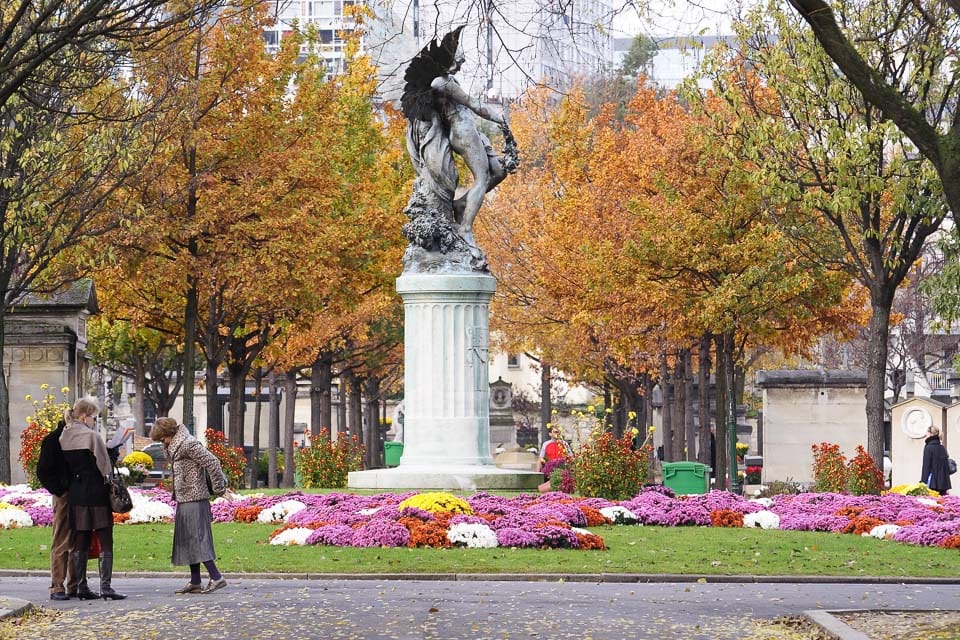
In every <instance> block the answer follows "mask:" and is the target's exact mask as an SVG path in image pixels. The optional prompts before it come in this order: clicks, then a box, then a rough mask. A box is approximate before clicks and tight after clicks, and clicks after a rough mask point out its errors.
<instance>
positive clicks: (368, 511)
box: [357, 507, 381, 516]
mask: <svg viewBox="0 0 960 640" xmlns="http://www.w3.org/2000/svg"><path fill="white" fill-rule="evenodd" d="M380 509H381V507H371V508H370V509H360V511H358V512H357V513H359V514H360V515H362V516H372V515H373V514H375V513H376V512H377V511H380Z"/></svg>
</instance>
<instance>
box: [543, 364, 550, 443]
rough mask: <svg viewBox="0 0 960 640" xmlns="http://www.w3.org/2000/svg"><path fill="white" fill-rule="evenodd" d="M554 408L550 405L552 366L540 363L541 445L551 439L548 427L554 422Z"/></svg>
mask: <svg viewBox="0 0 960 640" xmlns="http://www.w3.org/2000/svg"><path fill="white" fill-rule="evenodd" d="M552 409H553V407H552V406H551V405H550V365H549V364H547V363H546V362H544V361H543V360H541V361H540V444H543V443H544V442H546V441H547V440H549V439H550V432H549V429H547V425H548V424H549V423H550V422H551V421H552V419H553V415H552V413H553V412H552Z"/></svg>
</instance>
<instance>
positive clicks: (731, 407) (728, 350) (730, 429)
mask: <svg viewBox="0 0 960 640" xmlns="http://www.w3.org/2000/svg"><path fill="white" fill-rule="evenodd" d="M723 346H724V354H723V372H724V376H723V377H724V381H725V384H726V387H727V428H726V429H725V431H726V432H727V433H726V435H727V446H726V451H725V454H726V456H727V464H728V465H729V466H728V469H729V472H728V474H729V476H730V479H729V482H730V484H729V487H730V490H731V491H733V492H735V493H739V490H740V480H739V478H738V476H737V386H736V375H735V369H736V362H735V361H734V358H733V355H734V353H733V349H734V335H733V331H727V332H725V333H724V335H723Z"/></svg>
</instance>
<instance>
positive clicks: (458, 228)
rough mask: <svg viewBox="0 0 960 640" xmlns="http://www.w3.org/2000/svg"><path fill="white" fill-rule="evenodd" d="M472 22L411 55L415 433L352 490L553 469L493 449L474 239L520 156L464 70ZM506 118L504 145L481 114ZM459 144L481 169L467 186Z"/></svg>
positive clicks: (410, 380) (483, 305) (503, 478)
mask: <svg viewBox="0 0 960 640" xmlns="http://www.w3.org/2000/svg"><path fill="white" fill-rule="evenodd" d="M461 30H462V27H460V28H458V29H456V30H455V31H452V32H451V33H448V34H447V35H446V36H444V37H443V38H442V39H440V40H437V39H434V40H433V41H431V42H430V43H429V44H428V45H427V46H425V47H424V48H423V49H422V50H421V51H420V53H418V54H417V55H416V56H415V57H414V59H413V60H412V61H411V62H410V65H409V66H408V67H407V70H406V72H405V74H404V80H405V81H406V86H405V87H404V92H403V97H402V99H401V102H402V105H401V106H402V108H403V112H404V114H405V115H406V117H407V120H408V126H407V150H408V151H409V153H410V159H411V161H412V163H413V166H414V169H415V170H416V172H417V178H416V180H415V181H414V187H413V194H412V196H411V197H410V201H409V203H408V204H407V208H406V210H405V213H406V214H407V216H408V217H409V218H410V221H409V222H408V223H407V224H405V225H404V227H403V234H404V236H405V237H406V238H407V239H408V240H409V242H410V243H409V245H408V246H407V250H406V252H405V253H404V256H403V265H404V269H403V273H402V275H401V276H400V277H399V278H398V279H397V292H398V293H399V294H400V296H401V298H403V305H404V405H405V411H404V439H403V446H404V449H403V454H402V456H401V458H400V464H399V466H397V467H396V468H393V469H376V470H368V471H357V472H353V473H351V474H350V475H349V478H348V481H347V484H348V486H350V487H352V488H430V489H534V488H536V486H537V484H539V482H540V481H541V480H542V475H541V474H537V473H531V472H523V471H512V470H503V469H499V468H497V467H496V466H495V465H494V464H493V458H492V456H491V451H490V385H489V369H488V358H489V342H490V335H489V327H488V318H489V304H490V299H491V298H492V297H493V294H494V292H495V291H496V288H497V285H496V280H495V279H494V278H493V276H492V275H490V273H489V271H488V268H487V261H486V256H485V254H484V252H483V251H482V250H481V249H480V248H479V247H478V246H477V245H476V242H475V240H474V237H473V222H474V220H475V219H476V216H477V213H478V212H479V210H480V206H481V205H482V204H483V198H484V195H485V194H486V193H487V192H488V191H490V190H491V189H493V188H494V187H495V186H496V185H497V184H499V183H500V182H501V181H503V179H504V178H505V177H506V176H507V174H509V173H513V172H514V171H515V170H516V168H517V165H518V162H519V159H518V158H519V156H518V152H517V147H516V143H515V141H514V139H513V135H512V134H511V133H510V128H509V126H508V125H507V122H506V119H505V118H504V116H503V115H502V114H500V113H498V112H494V111H493V110H491V109H490V108H488V107H487V106H485V105H483V104H481V103H480V102H479V101H478V100H477V99H475V98H473V97H471V96H469V95H468V94H467V93H466V92H465V91H464V90H463V89H462V88H461V87H460V85H459V83H458V82H457V80H456V78H455V77H454V74H455V73H456V72H457V71H458V70H459V68H460V66H461V64H462V63H463V60H464V58H463V55H462V53H461V52H460V46H459V41H460V32H461ZM477 116H479V117H481V118H483V119H485V120H489V121H491V122H494V123H496V124H497V125H499V126H500V128H501V130H502V131H503V136H504V140H505V147H504V150H503V155H502V156H501V155H498V154H497V153H496V152H495V151H494V150H493V148H492V146H491V144H490V141H489V140H488V139H487V137H486V136H485V135H483V133H481V132H480V130H479V129H478V128H477V122H476V117H477ZM454 153H456V154H457V155H458V156H459V157H460V158H461V159H462V160H463V162H464V164H465V165H466V166H467V168H468V169H469V170H470V173H471V174H472V176H473V181H472V183H471V184H470V186H469V187H462V186H460V184H459V175H458V172H457V168H456V164H455V163H454V155H453V154H454Z"/></svg>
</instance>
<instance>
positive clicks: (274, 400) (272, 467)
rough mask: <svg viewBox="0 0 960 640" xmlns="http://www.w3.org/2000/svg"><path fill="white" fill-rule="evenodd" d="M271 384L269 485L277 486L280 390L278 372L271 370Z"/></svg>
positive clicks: (269, 378) (268, 437)
mask: <svg viewBox="0 0 960 640" xmlns="http://www.w3.org/2000/svg"><path fill="white" fill-rule="evenodd" d="M267 380H268V382H267V384H269V385H270V414H269V416H268V418H267V486H268V487H270V488H271V489H276V488H277V449H278V448H279V447H280V390H279V389H278V385H277V374H276V372H275V371H273V370H271V371H270V373H269V375H268V377H267Z"/></svg>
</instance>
